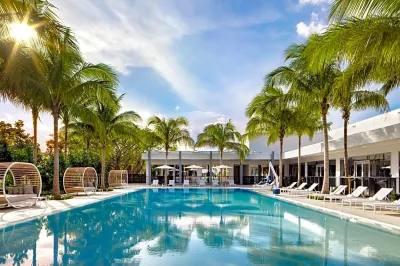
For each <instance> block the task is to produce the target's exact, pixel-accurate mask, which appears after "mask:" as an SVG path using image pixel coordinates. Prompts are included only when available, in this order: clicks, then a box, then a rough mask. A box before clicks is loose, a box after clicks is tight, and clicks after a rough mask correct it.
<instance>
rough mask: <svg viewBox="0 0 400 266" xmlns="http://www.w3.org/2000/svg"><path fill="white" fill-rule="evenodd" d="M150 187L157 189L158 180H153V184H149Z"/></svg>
mask: <svg viewBox="0 0 400 266" xmlns="http://www.w3.org/2000/svg"><path fill="white" fill-rule="evenodd" d="M151 186H155V187H158V179H156V180H153V183H151Z"/></svg>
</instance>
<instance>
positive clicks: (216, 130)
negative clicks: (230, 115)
mask: <svg viewBox="0 0 400 266" xmlns="http://www.w3.org/2000/svg"><path fill="white" fill-rule="evenodd" d="M244 142H245V138H244V137H243V136H242V135H241V134H240V133H239V132H238V131H236V128H235V125H233V123H232V121H231V120H229V121H228V122H226V123H216V124H211V125H208V126H206V127H205V128H204V129H203V132H202V133H200V134H199V135H198V136H197V142H196V147H199V148H200V147H216V148H217V149H218V152H219V163H220V165H222V160H223V157H224V151H226V150H233V151H235V152H236V153H237V154H238V156H239V157H240V160H241V161H243V160H244V158H245V157H246V155H247V154H249V153H250V150H249V148H248V147H247V145H246V144H245V143H244ZM221 174H222V172H221ZM221 181H222V180H221Z"/></svg>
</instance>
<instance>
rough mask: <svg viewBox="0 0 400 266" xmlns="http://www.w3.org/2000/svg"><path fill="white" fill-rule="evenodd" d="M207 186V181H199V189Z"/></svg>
mask: <svg viewBox="0 0 400 266" xmlns="http://www.w3.org/2000/svg"><path fill="white" fill-rule="evenodd" d="M205 185H206V181H204V180H202V179H201V180H200V181H199V187H204V186H205Z"/></svg>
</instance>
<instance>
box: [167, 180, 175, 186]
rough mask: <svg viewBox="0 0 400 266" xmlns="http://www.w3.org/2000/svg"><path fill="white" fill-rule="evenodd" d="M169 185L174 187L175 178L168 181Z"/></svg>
mask: <svg viewBox="0 0 400 266" xmlns="http://www.w3.org/2000/svg"><path fill="white" fill-rule="evenodd" d="M168 186H171V187H173V186H175V180H173V179H172V180H169V181H168Z"/></svg>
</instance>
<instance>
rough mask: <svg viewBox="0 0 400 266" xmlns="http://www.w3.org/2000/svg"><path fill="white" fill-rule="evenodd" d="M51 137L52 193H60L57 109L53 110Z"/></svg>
mask: <svg viewBox="0 0 400 266" xmlns="http://www.w3.org/2000/svg"><path fill="white" fill-rule="evenodd" d="M52 113H53V128H54V131H53V137H54V171H53V195H60V177H59V175H60V154H59V149H58V119H59V113H58V111H57V110H54V111H53V112H52Z"/></svg>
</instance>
